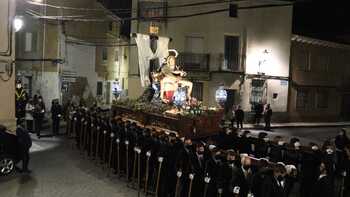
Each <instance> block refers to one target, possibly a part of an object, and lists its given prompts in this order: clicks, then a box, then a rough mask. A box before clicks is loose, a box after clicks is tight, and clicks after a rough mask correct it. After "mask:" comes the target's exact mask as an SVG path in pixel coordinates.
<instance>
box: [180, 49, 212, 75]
mask: <svg viewBox="0 0 350 197" xmlns="http://www.w3.org/2000/svg"><path fill="white" fill-rule="evenodd" d="M209 56H210V55H209V54H201V53H199V54H198V53H180V54H179V56H178V59H177V61H178V65H180V66H182V67H183V69H184V70H185V71H189V72H209Z"/></svg>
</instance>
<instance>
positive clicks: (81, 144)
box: [79, 118, 84, 150]
mask: <svg viewBox="0 0 350 197" xmlns="http://www.w3.org/2000/svg"><path fill="white" fill-rule="evenodd" d="M83 123H84V118H83V119H81V120H80V131H79V149H80V150H82V149H83V133H84V131H83V130H84V124H83Z"/></svg>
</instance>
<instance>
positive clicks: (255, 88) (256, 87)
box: [250, 79, 265, 107]
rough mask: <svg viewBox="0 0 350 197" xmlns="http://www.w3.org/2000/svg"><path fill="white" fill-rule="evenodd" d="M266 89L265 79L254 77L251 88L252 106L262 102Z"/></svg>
mask: <svg viewBox="0 0 350 197" xmlns="http://www.w3.org/2000/svg"><path fill="white" fill-rule="evenodd" d="M264 90H265V80H263V79H252V90H251V97H250V104H251V105H252V107H254V106H256V105H257V104H260V103H262V101H263V98H264Z"/></svg>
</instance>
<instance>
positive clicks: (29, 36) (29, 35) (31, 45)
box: [24, 32, 38, 52]
mask: <svg viewBox="0 0 350 197" xmlns="http://www.w3.org/2000/svg"><path fill="white" fill-rule="evenodd" d="M37 41H38V39H37V33H36V32H26V33H25V42H24V43H25V46H24V51H25V52H33V51H36V50H37Z"/></svg>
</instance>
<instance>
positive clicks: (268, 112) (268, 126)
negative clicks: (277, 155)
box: [264, 104, 272, 131]
mask: <svg viewBox="0 0 350 197" xmlns="http://www.w3.org/2000/svg"><path fill="white" fill-rule="evenodd" d="M271 117H272V109H271V107H270V104H267V105H266V107H265V110H264V120H265V130H266V131H270V130H271Z"/></svg>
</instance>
